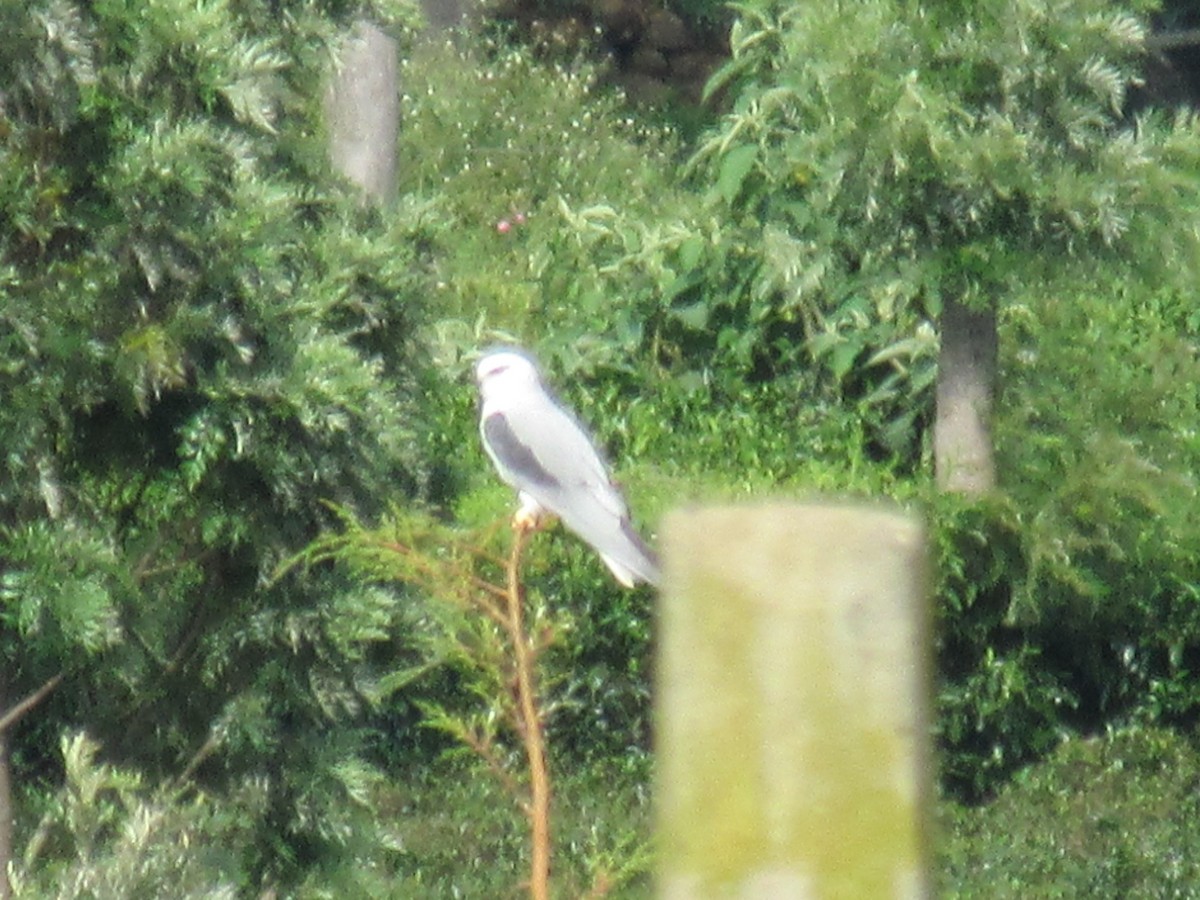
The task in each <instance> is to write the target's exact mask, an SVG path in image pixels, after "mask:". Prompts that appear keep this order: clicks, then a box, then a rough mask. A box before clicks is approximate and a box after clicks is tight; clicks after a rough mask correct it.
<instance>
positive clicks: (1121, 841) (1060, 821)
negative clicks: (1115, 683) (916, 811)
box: [937, 729, 1200, 898]
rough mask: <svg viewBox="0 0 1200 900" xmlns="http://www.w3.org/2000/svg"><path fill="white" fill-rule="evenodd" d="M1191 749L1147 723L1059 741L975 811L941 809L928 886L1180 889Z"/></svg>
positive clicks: (966, 893) (1029, 890)
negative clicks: (932, 881) (933, 874)
mask: <svg viewBox="0 0 1200 900" xmlns="http://www.w3.org/2000/svg"><path fill="white" fill-rule="evenodd" d="M1197 787H1200V754H1197V752H1196V749H1195V747H1194V746H1192V745H1191V744H1189V743H1188V742H1187V741H1186V740H1185V739H1184V738H1182V737H1180V736H1178V735H1176V734H1173V733H1172V732H1169V731H1162V730H1158V729H1132V730H1125V731H1119V732H1116V733H1113V734H1110V735H1106V736H1104V737H1099V738H1093V739H1089V740H1079V739H1073V740H1070V741H1066V742H1064V743H1063V745H1062V746H1061V747H1059V748H1058V749H1057V750H1056V751H1055V752H1054V754H1053V755H1051V756H1050V757H1049V758H1048V759H1047V760H1046V761H1045V762H1042V763H1040V764H1038V765H1036V766H1032V767H1030V768H1029V769H1027V770H1025V771H1023V772H1022V773H1020V775H1018V776H1017V777H1016V778H1015V779H1014V780H1013V782H1012V784H1010V785H1008V786H1007V787H1005V788H1004V790H1003V791H1002V792H1001V793H1000V795H999V796H998V797H997V798H996V800H995V801H994V802H993V803H991V804H989V805H987V806H985V807H979V808H961V807H956V806H953V805H947V806H945V807H943V811H942V814H941V816H940V822H939V824H940V825H941V834H940V838H939V844H940V846H939V852H938V863H939V864H938V867H937V872H938V895H939V896H942V897H951V898H959V897H961V898H970V897H995V898H1006V897H1014V898H1015V897H1112V898H1116V897H1191V896H1193V895H1194V894H1195V888H1196V885H1197V883H1200V863H1198V860H1200V828H1197V825H1196V823H1197V821H1198V816H1200V792H1198V791H1197Z"/></svg>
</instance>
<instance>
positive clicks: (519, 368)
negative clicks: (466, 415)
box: [475, 347, 541, 396]
mask: <svg viewBox="0 0 1200 900" xmlns="http://www.w3.org/2000/svg"><path fill="white" fill-rule="evenodd" d="M475 380H476V381H477V382H478V383H479V390H480V391H481V392H482V393H483V395H484V396H487V395H488V394H490V393H492V392H494V391H498V390H507V389H510V388H511V387H514V386H517V385H534V384H538V383H539V382H540V381H541V376H540V375H539V374H538V368H537V363H535V362H534V361H533V357H532V356H530V355H529V354H528V353H526V352H525V351H524V350H521V349H519V348H516V347H502V348H498V349H496V350H491V351H489V352H487V353H485V354H484V355H483V356H482V357H481V358H480V360H479V362H477V363H476V364H475Z"/></svg>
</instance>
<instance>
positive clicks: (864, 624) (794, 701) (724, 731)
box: [656, 503, 931, 900]
mask: <svg viewBox="0 0 1200 900" xmlns="http://www.w3.org/2000/svg"><path fill="white" fill-rule="evenodd" d="M924 544H925V542H924V533H923V529H922V527H921V526H920V524H919V523H917V522H916V521H915V520H914V519H913V518H911V517H909V516H907V515H902V514H899V513H897V512H895V511H892V510H885V509H880V508H877V507H864V506H848V505H832V504H831V505H824V504H809V505H801V504H783V503H778V504H762V505H744V506H731V507H721V508H704V509H700V508H698V509H688V510H683V511H679V512H675V513H673V514H672V515H670V516H669V517H668V519H667V520H666V522H665V523H664V527H663V549H664V563H665V579H664V592H663V596H662V599H661V606H660V614H659V646H660V650H659V654H660V656H659V662H658V685H657V688H658V689H657V699H656V702H657V711H656V729H657V730H656V742H657V747H656V752H657V766H658V775H657V787H656V801H657V805H658V812H657V819H658V840H659V848H660V857H659V865H658V895H659V896H660V897H661V898H664V900H682V898H720V897H738V898H742V897H745V898H756V900H758V898H775V897H778V898H788V900H804V898H828V897H871V898H888V897H895V898H922V897H927V896H929V891H930V888H929V882H928V860H927V844H928V824H929V818H930V816H929V811H928V803H929V785H930V778H931V776H930V771H929V750H928V744H929V716H928V694H929V675H928V672H929V655H930V649H929V638H928V627H927V622H928V601H927V588H926V578H925V546H924Z"/></svg>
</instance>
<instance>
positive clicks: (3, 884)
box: [0, 683, 13, 900]
mask: <svg viewBox="0 0 1200 900" xmlns="http://www.w3.org/2000/svg"><path fill="white" fill-rule="evenodd" d="M7 705H8V704H7V702H6V700H5V691H4V685H3V683H0V710H4V709H6V708H7ZM9 762H10V760H9V755H8V730H7V729H6V728H0V900H8V897H9V896H10V894H11V885H9V883H8V864H9V862H10V861H11V860H12V854H13V798H12V772H11V771H10V769H9Z"/></svg>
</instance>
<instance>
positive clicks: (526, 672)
mask: <svg viewBox="0 0 1200 900" xmlns="http://www.w3.org/2000/svg"><path fill="white" fill-rule="evenodd" d="M529 535H530V530H529V529H527V528H524V527H520V526H517V527H515V528H514V538H513V548H512V555H511V556H510V557H509V561H508V614H509V619H508V633H509V639H510V641H511V643H512V648H513V657H514V661H515V663H516V676H517V698H516V699H517V712H518V716H519V719H520V722H521V728H520V732H521V740H522V742H523V743H524V745H525V756H526V759H527V762H528V764H529V786H530V791H529V807H528V809H527V810H526V812H527V814H528V816H529V827H530V832H531V840H532V847H531V848H530V867H529V895H530V897H532V898H533V900H547V898H549V896H550V774H549V770H548V767H547V765H546V744H545V735H544V734H543V732H542V719H541V715H540V713H539V711H538V701H537V687H536V683H535V677H534V676H535V672H534V666H535V661H534V652H533V648H532V647H531V646H530V641H529V637H528V636H527V635H526V634H525V622H524V606H525V592H524V590H522V588H521V555H522V553H523V552H524V550H525V545H526V544H527V543H528V540H529Z"/></svg>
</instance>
